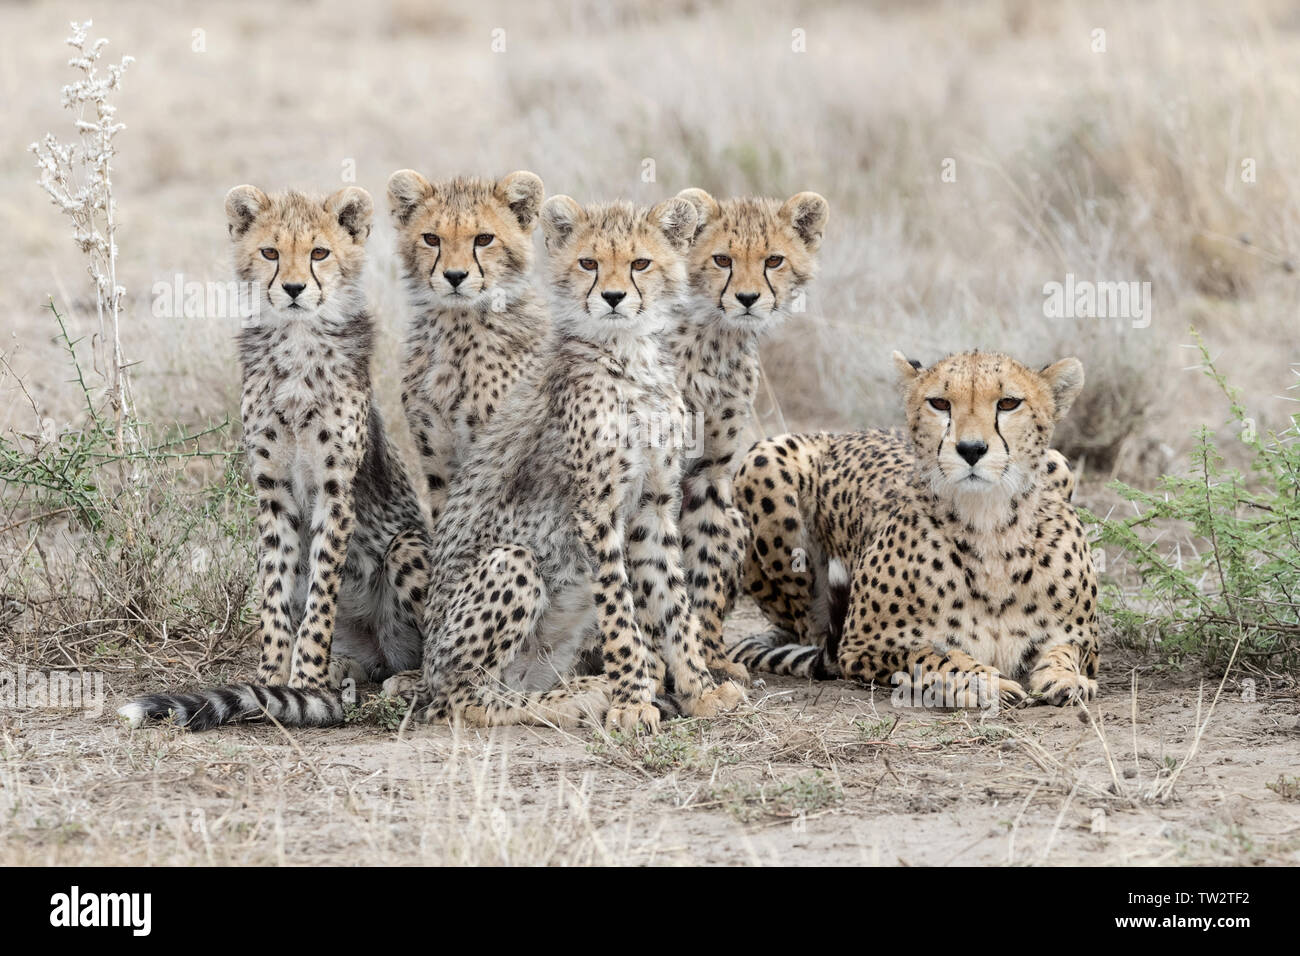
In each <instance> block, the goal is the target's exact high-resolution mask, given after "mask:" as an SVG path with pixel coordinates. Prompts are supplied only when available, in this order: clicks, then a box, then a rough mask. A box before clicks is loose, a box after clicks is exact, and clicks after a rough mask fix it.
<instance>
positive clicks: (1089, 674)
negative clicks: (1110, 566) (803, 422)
mask: <svg viewBox="0 0 1300 956" xmlns="http://www.w3.org/2000/svg"><path fill="white" fill-rule="evenodd" d="M894 362H895V364H896V365H897V367H898V374H899V376H900V378H901V380H902V393H903V399H904V404H905V407H906V412H907V425H908V438H909V440H904V439H903V438H902V437H900V436H898V435H896V434H893V433H891V432H885V431H866V432H858V433H855V434H847V435H829V434H820V435H783V436H780V437H778V438H773V439H771V440H769V441H763V442H759V443H758V444H756V445H755V446H754V447H753V449H751V450H750V452H749V454H748V456H746V458H745V462H744V464H743V466H742V467H741V469H740V471H739V473H738V474H737V476H736V491H737V498H738V501H739V502H740V504H741V507H742V508H743V509H744V511H745V514H746V518H747V519H748V521H749V522H750V523H751V525H752V527H753V529H754V539H753V544H752V545H751V547H750V550H749V555H748V559H747V561H746V563H745V569H744V589H745V590H746V591H748V592H749V593H750V594H752V595H753V597H754V598H755V600H756V601H757V602H758V605H759V607H760V608H761V609H762V611H763V613H764V615H765V616H766V617H767V618H768V620H769V621H771V622H772V623H773V624H774V625H775V630H773V631H770V632H768V633H767V634H764V635H761V636H759V637H753V638H749V639H747V640H744V641H741V642H739V643H738V644H737V645H735V647H734V648H733V649H732V653H733V654H734V655H735V657H736V659H737V660H740V661H743V662H744V663H745V664H747V665H748V666H750V667H753V668H757V669H761V670H768V671H773V672H776V673H784V674H795V675H799V676H806V677H813V678H816V679H826V678H833V677H838V676H840V675H843V676H845V677H852V678H857V679H858V680H862V681H873V680H875V681H882V682H890V681H892V682H893V683H894V684H895V685H900V686H901V687H903V688H904V689H910V690H911V691H912V692H913V693H916V692H923V693H926V694H928V693H929V692H930V691H932V690H936V691H941V692H942V695H943V696H942V699H943V700H944V701H945V702H947V706H971V707H974V706H979V707H985V706H990V705H992V704H994V703H997V702H999V701H1000V702H1009V703H1014V702H1018V701H1020V700H1022V699H1024V698H1025V697H1026V696H1030V695H1031V696H1033V697H1034V698H1035V699H1038V700H1042V701H1045V702H1047V703H1051V704H1057V705H1061V704H1066V703H1069V702H1071V701H1075V700H1089V699H1091V698H1092V697H1094V696H1095V695H1096V693H1097V681H1096V676H1097V661H1098V635H1097V576H1096V573H1095V571H1094V570H1093V564H1092V556H1091V552H1090V550H1089V547H1088V541H1087V539H1086V538H1085V537H1084V532H1083V525H1082V524H1081V523H1080V521H1079V517H1078V515H1077V514H1076V513H1075V511H1074V508H1073V507H1072V506H1071V505H1070V496H1071V493H1072V492H1073V488H1074V483H1073V476H1071V475H1070V472H1069V469H1068V468H1067V467H1066V464H1065V459H1064V458H1063V457H1062V456H1061V455H1060V453H1059V452H1056V451H1053V450H1051V449H1050V448H1049V447H1048V444H1049V442H1050V441H1051V438H1052V431H1053V429H1054V428H1055V426H1056V423H1057V422H1059V421H1060V420H1061V419H1062V418H1063V417H1064V415H1065V413H1066V411H1067V410H1068V409H1069V407H1070V404H1071V403H1072V402H1073V401H1074V399H1075V396H1076V395H1078V393H1079V390H1080V389H1081V388H1082V387H1083V366H1082V365H1081V364H1080V363H1079V360H1078V359H1074V358H1067V359H1062V360H1061V361H1059V362H1057V363H1056V364H1054V365H1049V366H1048V367H1047V368H1044V369H1042V370H1041V371H1035V370H1033V369H1030V368H1027V367H1025V366H1024V365H1022V364H1020V363H1019V362H1017V361H1015V360H1014V359H1012V358H1010V357H1008V356H1006V355H1000V354H997V353H989V352H968V353H965V354H962V355H954V356H951V357H950V358H946V359H944V360H943V361H941V362H938V363H936V364H935V365H933V366H932V367H930V368H925V369H923V368H919V367H915V366H913V365H912V364H911V363H910V362H908V361H907V360H906V359H905V358H904V357H903V356H902V355H901V354H900V353H898V352H895V353H894ZM1021 682H1023V685H1022V683H1021Z"/></svg>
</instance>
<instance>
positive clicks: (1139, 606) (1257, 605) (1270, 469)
mask: <svg viewBox="0 0 1300 956" xmlns="http://www.w3.org/2000/svg"><path fill="white" fill-rule="evenodd" d="M1193 334H1194V335H1196V333H1195V331H1194V330H1193ZM1196 341H1197V345H1198V347H1199V348H1200V351H1201V355H1202V357H1203V360H1204V365H1203V370H1204V372H1205V374H1206V375H1207V376H1208V377H1209V378H1211V379H1212V380H1213V381H1214V383H1215V385H1216V386H1217V387H1218V388H1219V390H1220V391H1221V392H1222V393H1223V395H1224V396H1225V397H1226V399H1227V400H1228V404H1229V407H1230V414H1231V421H1232V422H1234V423H1235V424H1236V427H1237V429H1238V434H1239V436H1240V440H1241V441H1242V442H1243V443H1244V444H1245V446H1246V448H1247V449H1248V452H1249V454H1250V455H1251V457H1252V460H1251V465H1250V475H1249V476H1246V475H1243V474H1242V473H1241V472H1240V471H1238V470H1236V469H1234V468H1229V467H1226V466H1225V462H1224V458H1223V456H1222V455H1221V454H1220V453H1219V450H1218V448H1217V447H1216V445H1215V437H1214V432H1213V431H1212V430H1211V429H1210V428H1208V427H1206V426H1204V425H1203V426H1201V428H1200V429H1199V430H1198V431H1197V433H1196V443H1195V446H1194V448H1193V449H1192V452H1191V455H1190V467H1189V469H1188V470H1187V472H1186V473H1185V474H1180V475H1167V476H1165V477H1164V478H1162V479H1161V480H1160V482H1159V484H1158V486H1157V488H1156V490H1154V491H1151V492H1147V491H1141V490H1139V489H1137V488H1132V487H1130V486H1128V485H1126V484H1123V483H1122V482H1116V483H1114V484H1112V485H1111V487H1112V488H1113V489H1114V490H1115V491H1117V492H1118V493H1119V494H1120V495H1121V496H1122V497H1123V498H1124V499H1125V500H1127V501H1129V502H1132V503H1133V505H1134V510H1135V512H1136V513H1135V514H1133V515H1131V516H1129V517H1125V518H1119V519H1104V520H1103V519H1098V518H1095V517H1093V516H1091V515H1089V516H1088V520H1089V521H1091V522H1094V523H1095V524H1096V525H1097V531H1098V534H1097V541H1098V542H1099V543H1100V545H1101V546H1102V547H1103V548H1104V549H1106V550H1108V551H1110V553H1111V554H1112V556H1114V555H1116V554H1122V555H1123V556H1124V557H1125V558H1126V560H1127V562H1128V563H1129V564H1131V565H1132V566H1133V568H1134V570H1136V571H1137V573H1138V574H1139V575H1140V577H1141V582H1140V584H1138V585H1136V586H1135V587H1128V588H1125V587H1123V586H1122V585H1121V584H1119V583H1117V582H1116V581H1114V580H1111V581H1108V582H1107V584H1106V585H1105V590H1104V596H1103V602H1102V611H1103V613H1104V614H1105V615H1107V616H1108V617H1109V618H1110V621H1111V623H1112V624H1113V625H1114V626H1115V628H1116V629H1117V630H1118V631H1119V633H1120V634H1121V635H1123V636H1125V637H1127V638H1129V639H1132V640H1134V641H1135V642H1137V643H1144V644H1146V645H1147V646H1148V647H1153V648H1154V649H1156V650H1158V652H1159V653H1160V654H1161V656H1162V657H1164V658H1166V659H1168V660H1170V661H1178V660H1183V659H1198V658H1199V660H1200V661H1201V662H1203V663H1204V664H1205V665H1207V666H1209V667H1211V668H1213V669H1216V670H1218V671H1219V672H1223V671H1226V670H1227V669H1228V668H1229V667H1231V666H1232V664H1233V661H1234V660H1235V661H1237V662H1239V663H1241V664H1243V665H1245V666H1247V667H1251V668H1253V669H1260V670H1269V669H1273V668H1280V669H1282V670H1285V671H1288V672H1290V673H1295V671H1296V669H1297V666H1298V665H1300V493H1298V490H1297V489H1300V415H1292V416H1291V425H1290V427H1289V428H1286V429H1284V430H1283V431H1282V432H1281V433H1280V434H1278V433H1275V432H1270V433H1268V434H1267V435H1260V434H1259V433H1258V432H1257V430H1256V428H1255V423H1254V420H1253V419H1251V418H1250V417H1248V416H1247V413H1246V408H1245V407H1244V406H1243V405H1242V404H1241V401H1240V392H1239V391H1238V390H1237V389H1235V388H1233V387H1232V386H1231V385H1229V384H1228V382H1227V380H1226V379H1225V377H1224V376H1223V375H1222V374H1221V373H1220V372H1219V370H1218V369H1217V368H1216V367H1215V365H1214V362H1213V360H1212V359H1211V357H1210V353H1209V350H1208V349H1207V348H1206V346H1205V343H1204V341H1203V340H1202V339H1201V338H1200V336H1199V335H1196ZM1293 387H1294V386H1293ZM1171 525H1172V526H1173V527H1175V528H1179V529H1183V530H1187V531H1189V532H1190V537H1189V538H1183V539H1181V540H1179V541H1178V542H1177V543H1175V544H1174V545H1172V546H1170V545H1169V544H1167V543H1166V540H1165V538H1164V537H1163V533H1165V532H1167V531H1168V530H1169V529H1170V527H1171ZM1114 565H1115V562H1113V561H1112V567H1111V569H1110V570H1111V571H1112V572H1114V571H1116V570H1117V569H1116V567H1115V566H1114Z"/></svg>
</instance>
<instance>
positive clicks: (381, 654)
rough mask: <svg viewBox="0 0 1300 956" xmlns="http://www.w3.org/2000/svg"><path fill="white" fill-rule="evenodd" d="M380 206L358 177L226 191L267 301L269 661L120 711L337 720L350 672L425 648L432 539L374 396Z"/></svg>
mask: <svg viewBox="0 0 1300 956" xmlns="http://www.w3.org/2000/svg"><path fill="white" fill-rule="evenodd" d="M371 209H372V206H371V200H370V196H369V194H368V193H366V192H365V190H362V189H358V188H355V187H350V188H347V189H342V190H339V191H338V192H336V193H334V194H333V195H331V196H330V197H329V198H328V199H325V200H320V199H317V198H311V197H308V196H304V195H302V194H301V193H296V192H288V193H283V194H280V195H274V196H267V195H266V194H265V193H263V192H262V191H261V190H259V189H257V188H255V187H253V186H238V187H236V188H235V189H232V190H231V191H230V193H229V195H228V196H227V197H226V213H227V218H228V220H229V226H230V236H231V239H232V241H233V246H234V253H235V268H236V272H237V273H238V276H239V278H240V279H242V280H244V281H245V282H249V283H252V284H253V287H254V288H256V289H257V291H258V294H259V295H260V296H261V297H262V299H263V301H262V309H261V312H260V315H259V318H258V321H257V322H256V323H254V324H252V325H250V326H249V327H247V328H245V329H243V330H242V331H241V332H240V336H239V355H240V361H241V364H242V366H243V400H242V403H241V411H240V414H241V418H242V420H243V426H244V442H245V444H246V446H247V449H248V457H249V466H250V471H251V477H252V483H253V486H254V488H255V489H256V492H257V504H258V517H257V532H258V561H257V584H258V594H259V618H260V624H261V628H260V629H261V641H262V654H261V663H260V665H259V667H258V672H257V683H255V684H239V685H235V686H231V687H223V688H216V689H212V690H205V691H201V692H198V693H194V694H183V695H175V694H155V695H152V696H149V697H145V698H141V699H139V700H136V701H133V702H131V703H130V704H128V705H126V706H125V707H123V708H122V710H121V711H120V713H122V714H123V715H124V716H126V717H127V718H128V719H130V720H131V721H132V723H139V722H141V721H143V720H145V719H147V718H162V717H166V716H168V715H169V714H170V715H172V716H173V717H174V719H175V721H176V723H178V724H181V725H183V726H187V727H189V728H191V729H194V730H200V729H205V728H208V727H213V726H216V725H217V724H222V723H226V722H229V721H233V720H240V719H244V718H249V717H257V716H260V715H262V714H263V713H267V714H270V715H271V716H272V717H274V718H275V719H276V720H278V721H280V722H281V723H283V724H290V725H305V724H330V723H336V722H338V721H339V720H340V719H341V718H342V714H343V709H342V700H341V695H340V693H339V691H338V687H339V684H340V682H341V680H342V679H343V677H344V676H348V675H350V676H354V677H365V678H369V679H374V680H378V679H382V678H384V677H386V676H387V675H389V674H391V673H393V672H394V671H396V670H401V669H403V668H409V667H413V666H415V664H416V663H418V661H419V655H420V632H421V626H420V624H421V618H422V616H423V607H424V601H425V590H426V587H427V578H428V565H427V558H426V552H427V550H428V546H429V540H428V533H427V530H426V528H425V524H424V520H423V518H422V516H421V513H420V509H419V503H418V501H417V498H416V495H415V491H414V489H413V487H412V486H411V483H410V480H409V479H408V477H407V474H406V471H405V469H404V468H403V466H402V463H401V460H400V458H399V457H398V455H397V452H396V451H395V449H394V448H393V446H392V444H391V443H390V442H389V439H388V437H387V435H386V433H385V431H384V426H383V422H382V421H381V419H380V416H379V411H378V409H377V408H376V407H375V405H374V402H373V398H372V392H371V381H370V361H371V352H372V337H373V328H372V320H371V318H370V315H369V314H368V313H367V312H366V309H365V297H364V292H363V289H362V285H361V273H362V269H363V267H364V264H365V248H364V247H365V241H366V238H367V236H368V235H369V234H370V220H371Z"/></svg>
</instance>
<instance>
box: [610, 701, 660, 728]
mask: <svg viewBox="0 0 1300 956" xmlns="http://www.w3.org/2000/svg"><path fill="white" fill-rule="evenodd" d="M605 729H606V730H608V731H615V730H617V731H619V732H620V733H624V734H657V733H659V708H658V707H656V706H655V705H654V704H651V703H640V702H638V703H631V704H618V705H615V706H613V707H611V708H610V709H609V710H608V711H607V712H606V713H605Z"/></svg>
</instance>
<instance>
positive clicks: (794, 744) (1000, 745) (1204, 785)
mask: <svg viewBox="0 0 1300 956" xmlns="http://www.w3.org/2000/svg"><path fill="white" fill-rule="evenodd" d="M752 613H753V612H752V609H751V610H750V611H748V612H747V615H752ZM752 623H753V622H752V620H751V619H750V618H749V617H748V616H746V618H745V619H744V620H742V621H741V622H740V626H748V625H750V624H752ZM1126 663H1127V662H1125V661H1122V660H1112V661H1111V662H1110V667H1109V668H1108V671H1109V673H1110V674H1111V675H1112V676H1110V677H1109V678H1108V679H1107V680H1106V681H1105V682H1104V684H1103V697H1102V699H1101V701H1100V702H1098V703H1097V704H1095V705H1094V706H1093V707H1092V708H1090V713H1091V715H1092V716H1091V718H1089V717H1085V716H1084V715H1083V714H1081V713H1078V712H1074V711H1060V710H1055V709H1050V708H1034V709H1030V710H1017V711H1010V712H1003V713H1000V714H994V715H984V716H981V715H979V714H972V713H963V712H944V711H920V710H915V709H909V708H894V707H892V706H891V705H890V702H889V699H888V695H887V694H884V693H882V692H880V691H875V692H874V693H873V692H872V691H870V690H868V689H865V688H861V687H854V686H852V685H849V684H846V683H841V682H832V683H829V684H818V685H809V684H805V683H801V682H797V681H787V680H778V679H774V680H772V681H770V685H771V686H769V688H767V689H766V691H759V692H758V693H757V694H756V700H755V702H754V707H753V708H752V710H750V711H748V712H746V713H743V714H740V715H737V716H734V717H728V718H722V719H717V720H711V721H693V720H686V721H681V722H676V723H673V724H669V725H667V726H666V727H665V729H664V731H663V733H661V734H660V735H659V736H657V737H654V738H641V739H632V738H619V737H614V738H611V737H610V736H608V735H606V734H604V733H603V732H600V731H595V730H590V729H586V730H581V731H576V732H572V733H565V732H559V731H554V730H550V729H536V728H507V729H498V730H495V731H492V732H479V731H471V730H454V729H451V728H446V727H442V728H438V727H433V728H418V729H415V730H408V731H405V732H403V733H400V734H398V733H394V732H392V731H384V730H381V729H379V728H377V727H375V726H356V727H347V728H342V729H332V730H325V731H288V730H283V729H280V728H277V727H274V726H260V727H259V726H244V727H239V728H228V729H226V730H223V731H222V732H220V733H211V734H202V735H195V734H189V733H186V732H183V731H179V730H175V729H172V728H168V727H162V728H158V729H152V730H146V731H136V732H134V733H130V732H127V731H125V730H124V729H122V728H120V727H117V726H115V725H112V724H111V723H108V722H106V721H99V722H86V721H81V720H76V719H73V718H70V717H66V716H58V715H54V714H27V715H22V716H21V717H14V716H9V717H5V718H3V722H2V723H0V819H3V820H4V821H5V826H4V836H3V840H2V841H0V863H3V864H5V865H13V864H23V863H65V864H66V863H91V862H93V863H142V864H144V863H147V864H195V863H210V864H231V865H254V864H281V863H294V864H311V863H335V864H337V863H354V864H366V863H390V864H391V863H399V864H403V863H421V864H560V865H567V864H619V865H625V864H686V863H694V864H698V863H729V864H736V863H741V864H805V863H807V864H854V863H882V864H898V863H905V864H947V863H968V864H969V863H978V864H992V865H1004V864H1049V865H1054V864H1079V863H1094V864H1095V863H1106V864H1113V863H1136V864H1156V863H1181V864H1198V863H1266V862H1267V863H1292V864H1294V863H1297V862H1300V802H1297V801H1296V799H1295V795H1294V793H1295V792H1294V787H1293V786H1292V787H1291V789H1287V788H1286V787H1285V786H1282V784H1285V783H1286V782H1287V780H1288V779H1289V778H1288V777H1287V776H1286V775H1287V774H1288V773H1289V772H1290V770H1292V769H1293V760H1292V757H1293V754H1294V748H1295V741H1296V736H1295V734H1296V731H1295V729H1294V727H1289V726H1288V725H1287V724H1286V722H1285V720H1284V719H1281V718H1282V716H1283V715H1284V714H1285V715H1289V720H1290V721H1292V722H1294V720H1295V716H1294V713H1293V711H1294V706H1293V705H1294V701H1290V702H1289V703H1290V705H1291V706H1290V707H1288V699H1287V698H1285V697H1273V696H1270V695H1268V694H1265V695H1262V696H1261V698H1260V699H1259V700H1258V701H1255V702H1250V703H1247V702H1243V701H1240V700H1239V699H1238V697H1237V696H1236V695H1225V697H1224V699H1223V700H1221V702H1220V705H1219V709H1218V711H1217V713H1216V718H1215V720H1214V722H1213V723H1212V724H1210V725H1209V727H1208V728H1207V729H1206V730H1205V732H1204V733H1203V734H1201V735H1200V737H1199V740H1198V741H1196V743H1195V746H1196V751H1197V752H1196V757H1195V759H1194V760H1192V761H1191V762H1190V764H1187V765H1186V766H1185V767H1184V766H1183V763H1184V758H1185V757H1186V756H1188V754H1189V753H1190V751H1191V749H1192V745H1193V737H1194V736H1195V734H1196V728H1195V726H1194V725H1192V724H1191V722H1190V721H1189V713H1190V709H1191V704H1192V701H1194V699H1195V694H1196V689H1195V687H1194V686H1193V685H1192V684H1191V683H1190V682H1188V681H1179V680H1170V679H1168V678H1166V679H1163V680H1161V681H1159V682H1158V689H1149V688H1148V687H1146V686H1145V682H1144V684H1143V686H1141V687H1140V688H1138V690H1137V693H1136V694H1132V695H1131V694H1130V691H1131V690H1132V685H1131V683H1130V680H1129V671H1128V668H1127V667H1126ZM110 683H111V685H112V688H111V689H112V691H113V693H114V696H115V697H117V696H118V695H122V694H125V693H128V692H130V691H131V690H133V689H135V687H136V686H137V685H136V683H135V682H130V683H123V682H122V680H121V679H120V678H110ZM1152 683H1153V684H1154V683H1155V682H1152ZM1138 700H1140V701H1141V707H1140V708H1138V707H1135V706H1134V702H1135V701H1138ZM1094 722H1095V726H1094ZM1095 727H1104V734H1105V739H1106V741H1107V744H1106V746H1104V747H1103V745H1102V743H1101V738H1100V737H1099V735H1098V733H1097V730H1096V729H1095ZM1130 742H1131V744H1132V752H1131V753H1127V752H1125V751H1127V749H1128V745H1129V744H1130ZM1175 767H1182V772H1181V773H1180V774H1179V775H1178V778H1177V782H1176V786H1174V787H1173V793H1172V797H1173V799H1154V798H1151V797H1149V796H1146V794H1148V793H1149V792H1150V791H1151V789H1152V787H1153V784H1156V783H1158V782H1162V781H1172V780H1173V778H1174V773H1173V768H1175ZM1115 777H1118V779H1119V781H1120V786H1119V787H1118V788H1116V787H1115V786H1114V779H1115ZM1290 783H1291V784H1294V780H1293V779H1291V780H1290ZM1171 785H1172V784H1171Z"/></svg>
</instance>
